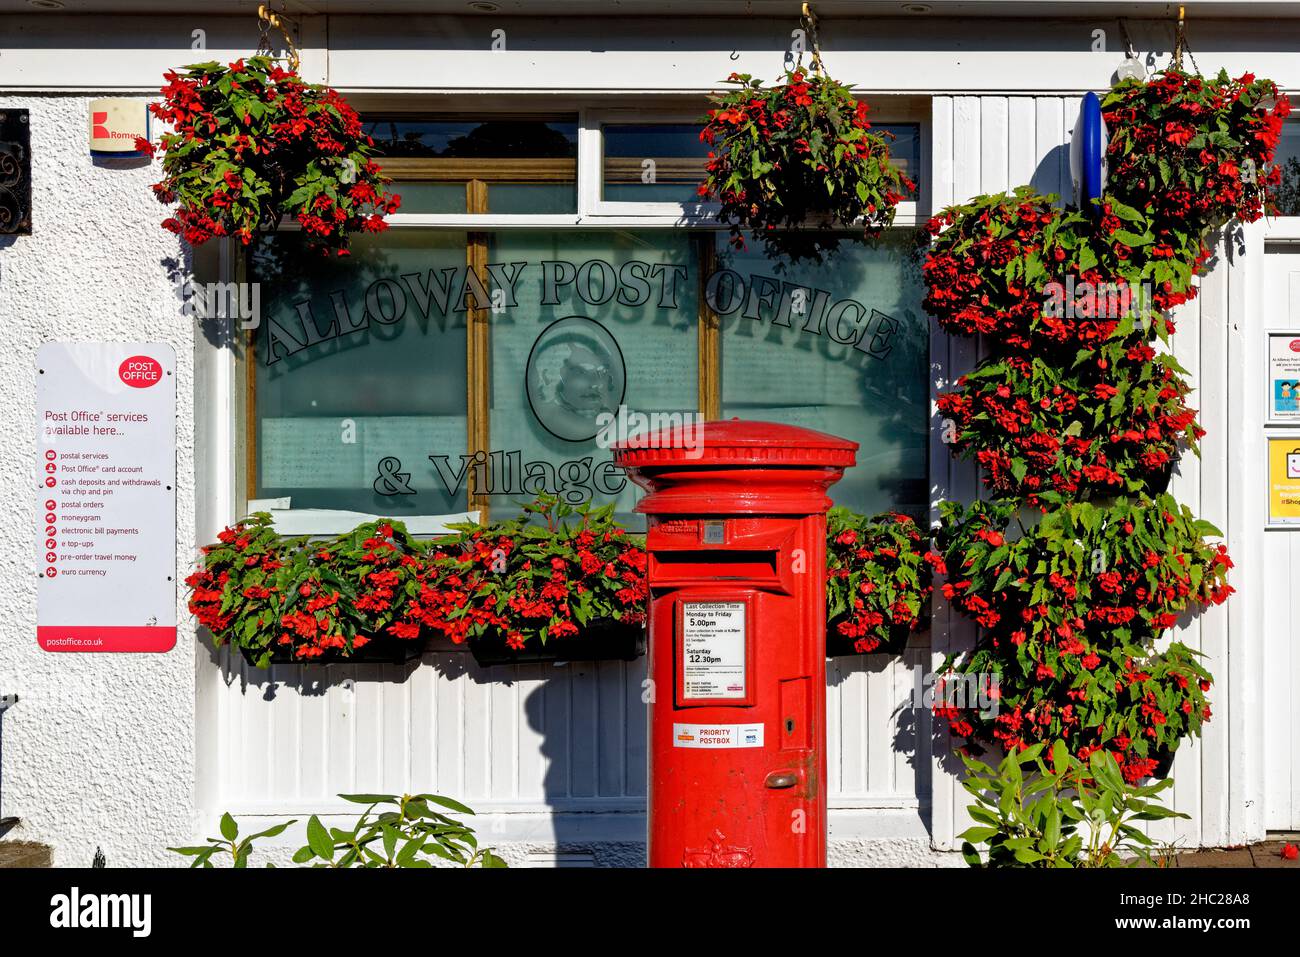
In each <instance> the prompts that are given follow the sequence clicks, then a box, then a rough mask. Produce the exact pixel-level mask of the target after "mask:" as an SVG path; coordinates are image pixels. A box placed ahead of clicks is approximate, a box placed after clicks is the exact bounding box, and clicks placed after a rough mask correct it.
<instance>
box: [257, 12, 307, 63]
mask: <svg viewBox="0 0 1300 957" xmlns="http://www.w3.org/2000/svg"><path fill="white" fill-rule="evenodd" d="M257 19H258V27H259V29H260V30H261V37H260V39H259V41H258V44H257V52H259V53H267V54H269V55H271V56H274V55H275V51H274V50H272V49H271V37H270V32H271V28H272V27H274V28H275V29H276V30H279V31H280V35H281V36H282V37H284V43H285V48H286V53H285V59H286V60H288V61H289V69H290V70H292V71H293V72H294V73H297V72H298V65H299V63H300V62H301V60H300V58H299V56H298V47H297V45H296V44H295V43H294V42H293V36H292V35H291V33H290V30H292V29H296V28H297V24H296V23H294V21H292V20H290V19H289V17H287V16H285V15H284V14H282V13H276V12H275V11H274V10H272V9H271V5H270V4H269V3H259V4H258V5H257Z"/></svg>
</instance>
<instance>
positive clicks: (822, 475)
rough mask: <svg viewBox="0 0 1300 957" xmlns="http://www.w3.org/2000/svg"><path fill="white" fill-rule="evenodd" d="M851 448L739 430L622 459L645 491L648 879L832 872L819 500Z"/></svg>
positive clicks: (650, 441) (686, 438)
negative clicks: (651, 871) (711, 872)
mask: <svg viewBox="0 0 1300 957" xmlns="http://www.w3.org/2000/svg"><path fill="white" fill-rule="evenodd" d="M857 448H858V446H857V443H856V442H850V441H848V440H846V439H840V438H836V437H835V436H831V435H825V434H823V433H821V432H813V431H811V430H809V429H801V428H796V427H794V426H789V425H777V424H773V423H770V422H741V421H738V420H735V419H733V420H731V421H729V422H709V423H706V424H704V425H703V426H699V427H695V428H693V429H692V428H691V427H689V426H688V427H687V428H686V430H685V431H682V430H668V431H664V432H660V433H655V434H652V435H650V436H646V437H640V438H634V439H630V440H628V441H626V442H624V443H622V444H621V445H619V446H617V447H616V448H615V449H614V461H615V462H617V463H618V464H619V465H621V466H623V467H624V468H625V469H627V471H628V474H629V476H630V477H631V478H632V480H633V481H634V482H636V483H637V484H638V485H640V486H641V487H642V488H644V489H645V490H646V491H647V492H648V493H649V494H648V495H646V497H645V498H644V499H643V500H642V501H641V503H640V504H639V505H638V506H637V510H638V511H640V512H643V513H645V514H646V516H647V517H648V518H647V521H648V528H647V534H646V549H647V551H648V553H649V569H648V574H649V579H650V622H649V626H648V627H649V634H650V679H651V684H650V685H649V689H650V691H651V692H652V696H651V700H650V774H649V781H650V820H649V832H650V833H649V845H650V850H649V856H650V866H651V867H824V866H825V865H826V664H825V662H826V657H825V654H826V633H825V632H826V510H827V509H828V508H829V507H830V504H831V503H830V499H829V498H828V497H827V495H826V490H827V488H829V487H830V486H831V485H832V484H833V483H835V482H837V481H838V480H839V479H840V477H841V476H842V475H843V474H844V469H845V468H847V467H849V466H851V465H853V464H854V453H855V451H856V450H857Z"/></svg>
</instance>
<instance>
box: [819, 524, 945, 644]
mask: <svg viewBox="0 0 1300 957" xmlns="http://www.w3.org/2000/svg"><path fill="white" fill-rule="evenodd" d="M927 546H928V537H927V536H923V535H922V534H921V531H920V529H918V528H917V526H916V522H915V521H913V520H912V519H911V518H910V517H908V516H907V515H902V514H899V513H897V512H884V513H882V514H880V515H876V516H875V517H873V518H867V517H866V516H864V515H858V514H857V513H855V512H852V511H850V510H848V509H846V508H833V509H831V510H830V513H829V514H828V515H827V517H826V548H827V553H826V578H827V580H826V597H827V608H826V631H827V633H828V634H838V635H841V636H843V637H844V638H847V639H849V640H851V641H852V642H853V647H854V650H855V651H857V652H858V653H859V654H870V653H872V652H876V651H880V650H882V649H884V650H889V651H893V650H896V649H897V646H899V645H900V644H902V643H904V642H906V640H907V635H908V634H910V633H911V632H914V631H920V630H922V629H923V628H924V627H925V623H926V621H928V611H929V604H930V593H931V592H932V590H933V586H932V585H931V571H932V569H934V568H938V569H939V570H940V571H942V570H943V567H942V559H940V557H939V556H938V555H937V554H936V553H934V552H932V551H930V550H929V549H928V547H927Z"/></svg>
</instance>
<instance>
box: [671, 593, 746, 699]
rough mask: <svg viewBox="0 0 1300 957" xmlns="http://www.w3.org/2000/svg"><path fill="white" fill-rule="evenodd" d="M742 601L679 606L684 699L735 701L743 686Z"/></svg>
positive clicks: (687, 603) (706, 602)
mask: <svg viewBox="0 0 1300 957" xmlns="http://www.w3.org/2000/svg"><path fill="white" fill-rule="evenodd" d="M746 611H747V605H746V603H745V602H743V601H688V602H684V603H683V604H682V687H681V694H682V697H683V698H687V699H708V698H716V699H720V700H739V699H744V698H745V697H746V691H747V689H746V687H745V650H746V647H745V645H746V642H745V624H746V623H745V617H746V616H745V612H746Z"/></svg>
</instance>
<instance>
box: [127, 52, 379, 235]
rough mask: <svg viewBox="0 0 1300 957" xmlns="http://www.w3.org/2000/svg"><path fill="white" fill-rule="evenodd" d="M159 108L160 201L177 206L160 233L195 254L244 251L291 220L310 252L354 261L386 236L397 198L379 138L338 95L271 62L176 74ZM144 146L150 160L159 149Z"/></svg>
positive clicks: (199, 66) (255, 60)
mask: <svg viewBox="0 0 1300 957" xmlns="http://www.w3.org/2000/svg"><path fill="white" fill-rule="evenodd" d="M164 79H166V80H167V85H166V86H165V87H163V89H162V94H163V98H164V99H163V102H162V103H160V104H159V103H155V104H152V105H151V106H150V110H151V111H152V112H153V114H154V115H155V116H157V117H158V118H159V119H160V120H163V121H164V122H167V123H170V124H171V126H172V128H173V132H169V133H164V134H163V136H162V150H163V179H162V181H161V182H159V183H157V184H156V185H155V186H154V187H153V190H154V194H155V195H156V196H157V198H158V199H159V201H161V202H163V203H168V204H171V203H175V204H176V212H175V215H174V216H172V217H170V218H168V219H166V220H164V221H163V227H164V228H166V229H168V230H170V231H172V232H174V233H178V234H180V235H181V236H183V237H184V238H185V240H186V242H188V243H190V245H192V246H198V245H201V244H203V243H205V242H207V241H208V240H209V239H213V238H215V237H221V236H228V237H231V238H234V239H238V240H239V241H240V242H241V243H243V244H244V245H248V244H249V243H250V242H252V239H253V236H254V234H255V233H256V232H257V231H258V230H260V229H274V228H275V227H276V226H277V225H278V224H279V222H280V218H281V217H282V216H291V217H293V218H294V219H295V220H296V221H297V223H298V225H299V226H301V227H302V230H303V233H304V235H305V236H306V238H307V243H308V245H309V246H310V247H312V248H314V249H318V250H320V251H322V252H325V253H333V254H336V255H346V253H347V249H348V237H349V234H350V233H353V232H358V231H362V232H378V231H381V230H383V229H385V228H386V227H387V224H386V223H385V221H384V215H385V214H387V213H393V212H396V211H397V209H398V207H399V205H400V204H401V198H400V197H399V196H396V195H394V194H391V193H388V192H386V186H387V184H388V183H389V182H390V180H388V179H387V178H385V177H384V176H382V175H381V174H380V168H379V165H378V164H377V163H375V162H374V160H373V159H372V155H373V153H374V146H373V141H372V140H371V138H370V137H369V136H368V135H366V134H365V133H364V132H363V131H362V128H361V120H360V118H359V117H358V116H357V113H356V111H355V110H353V109H352V107H351V106H349V105H348V103H347V101H346V100H345V99H344V98H343V97H342V96H340V95H339V94H338V93H337V92H336V91H335V90H333V89H330V88H329V87H326V86H321V85H319V84H314V83H305V82H303V80H302V78H301V77H299V76H298V75H297V74H296V73H294V72H292V71H290V70H286V69H284V68H283V67H281V66H280V65H279V64H277V63H276V61H275V60H274V59H272V58H270V57H266V56H252V57H248V58H247V59H246V60H245V59H241V60H236V61H235V62H234V63H231V64H228V65H222V64H220V63H216V62H210V63H196V64H193V65H191V66H187V67H183V68H182V70H181V72H176V71H168V72H167V74H166V75H165V77H164ZM137 146H138V147H140V148H141V149H144V150H145V151H147V152H148V153H149V154H150V155H153V153H154V147H153V146H152V144H150V143H148V142H147V141H145V140H139V141H138V142H137Z"/></svg>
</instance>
